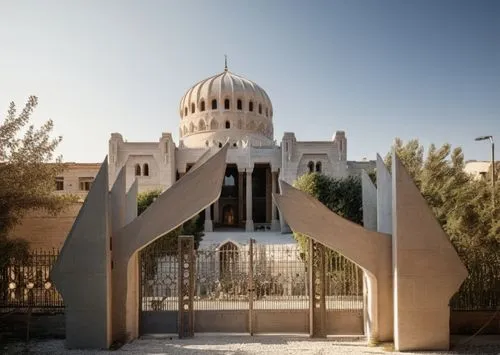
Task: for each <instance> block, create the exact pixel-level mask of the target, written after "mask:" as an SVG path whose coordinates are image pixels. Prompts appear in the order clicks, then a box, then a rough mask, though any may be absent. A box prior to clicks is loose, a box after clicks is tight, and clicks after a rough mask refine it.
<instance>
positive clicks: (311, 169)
mask: <svg viewBox="0 0 500 355" xmlns="http://www.w3.org/2000/svg"><path fill="white" fill-rule="evenodd" d="M307 167H308V168H309V172H310V173H313V172H314V163H313V162H312V161H310V162H309V163H307Z"/></svg>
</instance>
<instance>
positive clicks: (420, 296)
mask: <svg viewBox="0 0 500 355" xmlns="http://www.w3.org/2000/svg"><path fill="white" fill-rule="evenodd" d="M392 186H393V194H392V214H393V225H392V230H393V246H392V248H393V259H394V343H395V347H396V350H399V351H410V350H448V349H449V345H450V344H449V337H450V332H449V321H450V311H449V306H448V304H449V301H450V298H451V297H452V296H453V294H454V293H455V292H456V291H458V289H459V287H460V285H461V283H462V282H463V281H464V280H465V278H466V277H467V274H468V273H467V270H466V268H465V266H464V265H463V263H462V261H461V260H460V258H459V257H458V255H457V253H456V251H455V249H454V247H453V245H452V244H451V242H450V241H449V238H448V236H447V235H446V234H445V233H444V231H443V230H442V229H441V226H440V225H439V223H438V221H437V220H436V218H435V216H434V214H433V213H432V211H431V209H430V208H429V207H428V205H427V203H426V201H425V199H424V198H423V197H422V195H421V194H420V191H419V190H418V188H417V187H416V186H415V184H414V183H413V181H412V179H411V177H410V176H409V174H408V172H407V171H406V169H405V168H404V166H403V165H402V163H401V161H400V160H399V159H398V157H397V155H396V154H395V153H394V154H393V159H392Z"/></svg>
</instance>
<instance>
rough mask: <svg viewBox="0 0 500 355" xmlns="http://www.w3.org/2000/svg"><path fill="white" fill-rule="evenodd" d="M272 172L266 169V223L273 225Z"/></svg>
mask: <svg viewBox="0 0 500 355" xmlns="http://www.w3.org/2000/svg"><path fill="white" fill-rule="evenodd" d="M271 179H272V177H271V171H270V170H268V169H266V223H271V206H272V197H271V191H272V190H271V189H272V186H271Z"/></svg>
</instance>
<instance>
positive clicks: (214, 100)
mask: <svg viewBox="0 0 500 355" xmlns="http://www.w3.org/2000/svg"><path fill="white" fill-rule="evenodd" d="M212 110H217V100H216V99H213V100H212Z"/></svg>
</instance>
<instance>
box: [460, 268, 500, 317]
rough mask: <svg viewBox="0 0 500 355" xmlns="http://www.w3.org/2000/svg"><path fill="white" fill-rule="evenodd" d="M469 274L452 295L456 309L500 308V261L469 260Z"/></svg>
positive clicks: (481, 309) (485, 309)
mask: <svg viewBox="0 0 500 355" xmlns="http://www.w3.org/2000/svg"><path fill="white" fill-rule="evenodd" d="M469 264H470V265H469V267H468V269H469V276H468V277H467V279H465V281H464V283H463V284H462V285H461V287H460V290H459V291H458V292H457V293H456V294H455V295H454V296H453V297H452V299H451V302H450V306H451V309H452V310H454V311H494V310H498V309H500V262H497V263H495V262H492V263H483V262H481V263H479V264H478V263H472V262H469Z"/></svg>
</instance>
